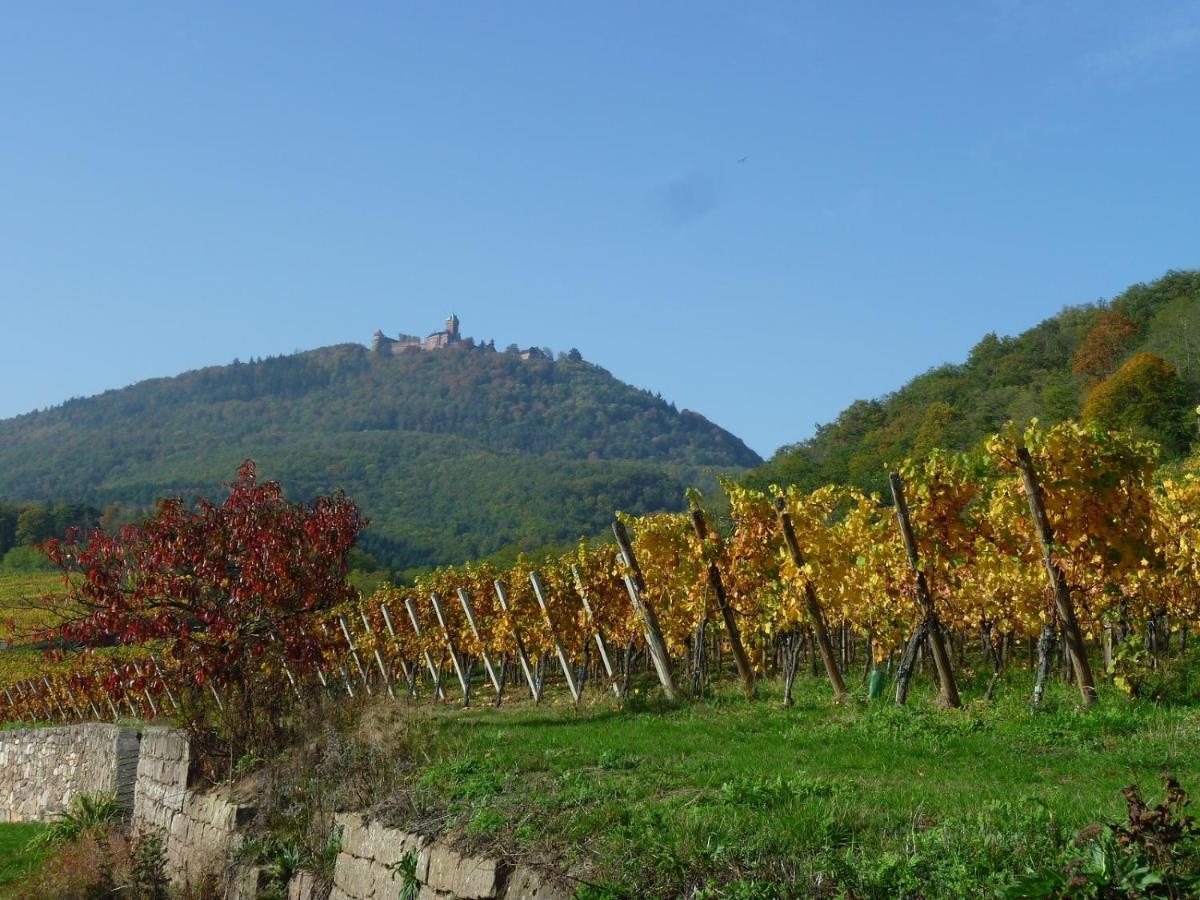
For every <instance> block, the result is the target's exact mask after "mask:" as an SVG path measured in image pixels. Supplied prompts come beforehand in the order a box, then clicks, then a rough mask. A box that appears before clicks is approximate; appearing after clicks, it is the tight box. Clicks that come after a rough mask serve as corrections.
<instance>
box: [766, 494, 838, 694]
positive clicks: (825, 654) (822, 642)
mask: <svg viewBox="0 0 1200 900" xmlns="http://www.w3.org/2000/svg"><path fill="white" fill-rule="evenodd" d="M775 514H776V516H777V517H778V519H779V528H780V530H781V531H782V532H783V542H784V544H785V545H787V549H788V554H789V555H790V556H791V557H792V564H793V565H795V567H796V570H797V571H798V572H799V573H800V577H801V578H802V579H803V580H804V606H805V608H806V609H807V610H808V623H809V624H810V625H811V626H812V630H813V635H814V637H815V638H816V641H817V647H818V648H819V649H820V651H821V659H822V661H823V662H824V663H825V674H826V675H828V676H829V683H830V684H831V685H833V695H834V699H835V700H838V701H841V700H842V699H843V698H844V697H845V696H846V682H845V681H843V680H842V672H841V670H840V669H839V668H838V664H837V659H836V658H835V657H834V655H833V644H831V643H830V641H829V630H828V629H827V628H826V627H825V614H824V612H823V611H822V610H821V603H820V601H819V600H817V589H816V588H815V587H814V586H813V583H812V581H810V580H809V578H808V576H807V575H805V574H804V554H803V553H802V552H800V542H799V541H797V540H796V529H795V528H794V527H793V526H792V516H791V514H790V513H789V512H788V511H787V505H786V504H785V503H784V500H783V498H782V497H776V498H775ZM814 674H815V673H814Z"/></svg>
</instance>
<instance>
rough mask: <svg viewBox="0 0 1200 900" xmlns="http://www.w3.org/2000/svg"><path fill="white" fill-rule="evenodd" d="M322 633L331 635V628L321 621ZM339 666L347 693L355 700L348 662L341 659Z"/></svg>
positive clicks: (327, 635) (326, 635)
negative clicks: (347, 666) (347, 668)
mask: <svg viewBox="0 0 1200 900" xmlns="http://www.w3.org/2000/svg"><path fill="white" fill-rule="evenodd" d="M321 633H322V634H323V635H325V637H329V629H328V628H327V627H326V626H325V623H324V622H322V623H321ZM337 667H338V672H339V673H340V674H341V676H342V685H343V686H344V687H345V688H346V694H347V696H349V697H350V699H351V700H353V699H354V688H353V686H352V685H351V684H350V673H349V672H348V671H347V670H346V664H345V663H343V662H342V661H341V660H340V659H339V660H338V664H337Z"/></svg>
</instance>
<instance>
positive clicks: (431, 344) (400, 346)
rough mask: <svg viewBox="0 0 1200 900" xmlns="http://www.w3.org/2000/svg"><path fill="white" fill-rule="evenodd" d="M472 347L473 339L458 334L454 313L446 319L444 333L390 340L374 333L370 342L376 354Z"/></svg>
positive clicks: (456, 319) (406, 335) (379, 332)
mask: <svg viewBox="0 0 1200 900" xmlns="http://www.w3.org/2000/svg"><path fill="white" fill-rule="evenodd" d="M456 345H457V346H462V347H474V346H475V339H474V338H464V337H463V336H462V335H461V334H459V332H458V316H456V315H454V313H451V314H450V317H449V318H448V319H446V328H445V330H444V331H435V332H434V333H433V334H431V335H429V337H427V338H424V339H422V338H419V337H417V336H416V335H415V334H401V335H398V336H397V337H394V338H390V337H388V336H387V335H385V334H384V333H383V332H382V331H376V332H375V336H374V338H373V339H372V340H371V349H372V350H374V351H375V352H376V353H405V352H406V351H408V350H441V349H443V348H444V347H453V346H456Z"/></svg>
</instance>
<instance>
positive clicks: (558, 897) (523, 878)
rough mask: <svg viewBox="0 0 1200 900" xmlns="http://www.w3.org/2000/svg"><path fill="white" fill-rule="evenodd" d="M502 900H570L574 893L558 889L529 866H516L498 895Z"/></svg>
mask: <svg viewBox="0 0 1200 900" xmlns="http://www.w3.org/2000/svg"><path fill="white" fill-rule="evenodd" d="M500 896H501V897H503V898H504V900H571V898H572V897H574V896H575V892H574V891H570V890H567V889H566V888H562V887H559V886H558V885H556V884H554V883H552V882H550V881H549V880H548V879H547V878H546V877H545V876H544V875H542V874H541V873H540V872H538V871H537V870H536V869H531V868H530V867H529V866H517V867H516V868H515V869H513V871H512V874H510V875H509V876H508V881H507V882H506V884H505V885H504V891H503V893H502V894H501V895H500Z"/></svg>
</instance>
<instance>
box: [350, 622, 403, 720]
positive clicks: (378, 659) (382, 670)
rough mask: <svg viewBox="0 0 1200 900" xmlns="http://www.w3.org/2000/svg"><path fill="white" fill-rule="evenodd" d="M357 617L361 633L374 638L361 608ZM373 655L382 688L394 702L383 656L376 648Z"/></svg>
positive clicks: (373, 633) (393, 692)
mask: <svg viewBox="0 0 1200 900" xmlns="http://www.w3.org/2000/svg"><path fill="white" fill-rule="evenodd" d="M358 615H359V618H361V619H362V623H363V631H365V632H366V633H367V634H369V635H371V636H372V637H374V636H375V629H374V628H372V627H371V620H370V619H368V618H367V611H366V610H365V609H363V608H362V607H359V610H358ZM374 653H375V665H377V666H378V667H379V675H380V677H381V678H382V679H383V686H384V687H385V688H387V692H388V696H389V697H391V698H392V699H393V700H395V699H396V692H395V691H394V690H392V679H391V676H390V675H389V674H388V669H387V666H385V665H384V664H383V654H382V653H380V652H379V647H378V646H376V647H375V650H374Z"/></svg>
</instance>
